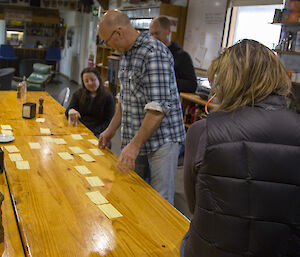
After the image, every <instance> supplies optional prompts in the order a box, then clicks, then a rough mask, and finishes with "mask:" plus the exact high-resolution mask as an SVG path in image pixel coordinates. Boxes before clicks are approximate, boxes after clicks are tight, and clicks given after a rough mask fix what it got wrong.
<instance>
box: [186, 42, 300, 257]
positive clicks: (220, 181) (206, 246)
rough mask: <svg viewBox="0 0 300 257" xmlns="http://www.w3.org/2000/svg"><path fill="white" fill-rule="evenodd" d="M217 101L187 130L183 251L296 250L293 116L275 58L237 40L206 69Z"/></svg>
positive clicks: (299, 238)
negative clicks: (186, 221) (190, 216)
mask: <svg viewBox="0 0 300 257" xmlns="http://www.w3.org/2000/svg"><path fill="white" fill-rule="evenodd" d="M208 77H209V81H210V83H211V86H212V89H213V90H214V92H215V93H216V97H217V99H218V102H219V105H218V107H217V109H216V110H214V112H213V113H211V114H209V115H208V118H207V119H206V120H201V121H198V122H195V123H194V124H193V125H192V126H191V127H190V128H189V130H188V133H187V138H186V150H185V159H184V186H185V194H186V199H187V203H188V206H189V209H190V210H191V212H192V213H193V214H194V216H193V219H192V221H191V224H190V229H189V231H188V233H187V234H186V236H185V238H184V239H183V242H182V247H181V256H184V257H191V256H193V257H196V256H197V257H202V256H203V257H241V256H249V257H250V256H251V257H262V256H278V257H280V256H281V257H283V256H285V257H292V256H299V253H300V172H299V171H300V116H299V114H296V113H294V112H292V111H291V110H288V108H287V105H286V96H287V95H288V94H289V92H290V87H291V83H290V80H289V77H288V75H287V72H286V71H285V69H284V67H283V65H282V63H281V62H280V60H279V58H278V57H277V56H276V55H275V54H274V53H273V52H272V51H271V50H270V49H268V48H267V47H265V46H264V45H262V44H260V43H258V42H256V41H253V40H242V41H241V42H239V43H237V44H236V45H234V46H232V47H230V48H228V49H226V50H225V52H224V53H223V54H222V55H221V56H220V57H218V58H217V59H215V60H214V61H213V62H212V64H211V65H210V67H209V69H208Z"/></svg>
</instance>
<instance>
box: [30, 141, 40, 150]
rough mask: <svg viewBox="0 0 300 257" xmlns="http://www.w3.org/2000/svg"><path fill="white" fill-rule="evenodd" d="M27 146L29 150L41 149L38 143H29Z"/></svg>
mask: <svg viewBox="0 0 300 257" xmlns="http://www.w3.org/2000/svg"><path fill="white" fill-rule="evenodd" d="M28 144H29V147H30V148H31V149H41V145H40V144H39V143H34V142H30V143H28Z"/></svg>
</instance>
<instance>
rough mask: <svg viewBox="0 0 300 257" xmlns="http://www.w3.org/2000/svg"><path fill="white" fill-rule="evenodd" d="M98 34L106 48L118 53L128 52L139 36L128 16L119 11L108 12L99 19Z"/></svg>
mask: <svg viewBox="0 0 300 257" xmlns="http://www.w3.org/2000/svg"><path fill="white" fill-rule="evenodd" d="M98 32H99V36H100V37H101V39H103V40H104V42H105V44H106V45H107V46H109V47H112V48H114V49H116V50H118V51H120V52H125V51H127V50H129V48H130V47H131V45H133V43H134V42H135V40H136V39H137V37H138V35H139V33H138V32H137V31H136V30H135V29H134V27H133V26H132V25H131V23H130V20H129V18H128V16H127V15H126V14H125V13H123V12H121V11H119V10H109V11H107V12H106V13H105V15H104V16H102V17H101V18H100V20H99V31H98Z"/></svg>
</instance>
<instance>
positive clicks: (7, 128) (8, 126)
mask: <svg viewBox="0 0 300 257" xmlns="http://www.w3.org/2000/svg"><path fill="white" fill-rule="evenodd" d="M1 129H4V130H12V127H11V126H10V125H1Z"/></svg>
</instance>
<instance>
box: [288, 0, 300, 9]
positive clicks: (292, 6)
mask: <svg viewBox="0 0 300 257" xmlns="http://www.w3.org/2000/svg"><path fill="white" fill-rule="evenodd" d="M288 9H289V10H292V11H293V12H300V1H292V0H290V2H289V6H288Z"/></svg>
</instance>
